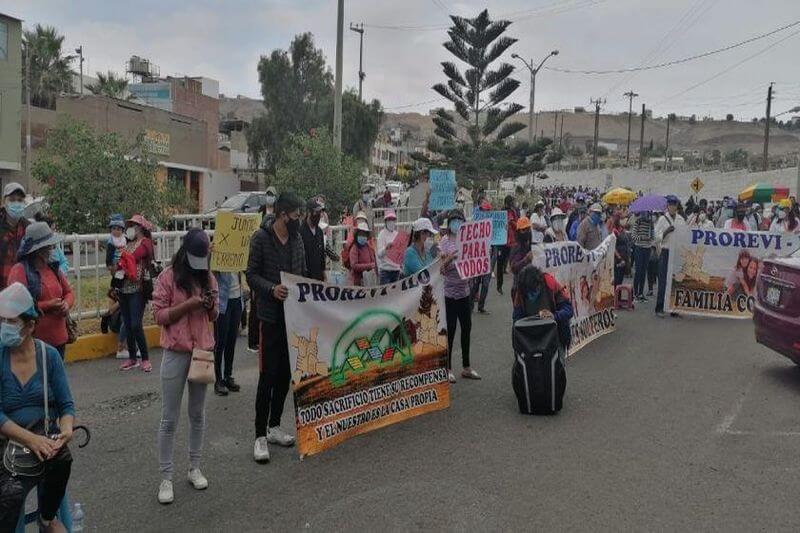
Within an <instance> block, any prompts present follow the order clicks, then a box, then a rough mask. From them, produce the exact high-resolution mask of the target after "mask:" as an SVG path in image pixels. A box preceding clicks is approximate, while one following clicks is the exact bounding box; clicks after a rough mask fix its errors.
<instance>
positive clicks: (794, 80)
mask: <svg viewBox="0 0 800 533" xmlns="http://www.w3.org/2000/svg"><path fill="white" fill-rule="evenodd" d="M484 7H488V8H489V12H490V15H492V17H493V18H500V17H504V18H509V19H511V20H513V21H514V23H513V24H512V25H511V26H510V28H509V30H508V35H510V36H513V37H515V38H517V39H519V42H518V43H517V44H515V45H514V46H513V47H512V48H511V49H510V51H509V52H507V54H506V56H507V57H506V60H508V61H513V60H512V59H511V57H510V55H511V52H516V53H518V54H520V55H522V56H525V57H531V56H532V57H534V58H536V59H537V61H538V60H539V59H541V58H542V57H544V55H546V54H547V53H548V52H549V51H550V50H552V49H558V50H559V51H560V54H559V55H558V56H557V57H554V58H551V59H550V60H549V61H548V63H547V66H552V67H559V68H567V69H584V70H586V69H594V70H602V69H617V68H625V67H637V66H640V65H649V64H654V63H660V62H664V61H669V60H673V59H679V58H683V57H687V56H691V55H695V54H699V53H702V52H706V51H709V50H713V49H717V48H721V47H724V46H727V45H730V44H733V43H736V42H739V41H742V40H745V39H748V38H750V37H753V36H756V35H759V34H762V33H766V32H768V31H771V30H773V29H776V28H778V27H780V26H784V25H787V24H790V23H792V22H795V21H797V20H800V0H761V1H752V0H638V1H637V0H496V1H483V2H478V1H471V0H470V1H455V0H402V1H396V0H391V1H389V0H345V26H348V25H349V23H350V22H351V21H352V22H364V23H365V24H366V26H367V27H366V32H365V36H364V37H365V38H364V47H365V48H364V63H365V67H364V70H365V71H366V74H367V77H366V81H365V84H364V93H365V97H366V98H373V97H374V98H379V99H380V100H381V102H382V103H383V105H384V107H385V108H386V109H387V110H388V111H400V110H402V111H421V112H427V111H428V109H430V108H432V107H435V106H436V105H440V102H438V101H435V99H436V98H437V94H436V93H434V92H433V91H432V90H431V86H432V85H433V84H434V83H437V82H439V81H441V80H442V78H443V75H442V73H441V66H440V62H441V61H445V60H449V59H450V58H449V57H448V56H449V54H448V52H447V51H446V50H445V49H444V48H443V47H442V46H441V44H442V43H443V42H444V41H446V40H447V35H446V33H445V31H446V26H447V25H448V22H449V19H448V18H447V14H448V13H454V14H458V15H462V16H474V15H475V14H477V13H478V12H479V11H480V10H481V9H483V8H484ZM0 10H2V11H5V12H7V13H9V14H11V15H14V16H17V17H19V18H22V19H24V24H25V25H26V26H28V27H30V26H33V25H34V24H36V23H41V24H49V25H53V26H56V27H57V28H58V29H59V30H60V31H61V32H62V33H63V34H65V35H66V44H67V47H68V49H69V50H71V49H73V48H75V47H76V46H78V45H83V47H84V54H85V57H86V66H87V68H88V71H89V72H90V73H92V74H93V73H94V72H95V71H97V70H102V71H105V70H108V69H111V70H115V71H117V72H123V71H124V65H125V61H126V59H127V58H128V57H130V56H131V55H132V54H135V55H139V56H142V57H146V58H149V59H150V60H151V61H152V62H154V63H155V64H157V65H159V66H160V67H161V73H162V75H166V74H172V75H176V74H177V75H184V74H186V75H203V76H208V77H211V78H216V79H218V80H220V90H221V91H222V92H224V93H225V94H227V95H236V94H243V95H247V96H252V97H259V95H260V89H259V86H258V76H257V72H256V65H257V64H258V60H259V57H260V56H261V55H262V54H267V53H269V52H270V51H271V50H273V49H275V48H286V47H287V46H288V44H289V42H290V41H291V39H292V37H293V36H294V35H295V34H297V33H301V32H305V31H310V32H312V33H313V34H314V35H315V37H316V41H317V46H318V47H321V48H322V49H323V50H324V52H325V54H326V56H327V58H328V60H329V63H330V64H331V67H332V66H333V61H334V58H335V43H336V31H335V30H336V27H335V26H336V0H227V1H226V0H191V1H189V0H184V1H178V0H137V1H135V2H122V1H117V0H114V1H109V0H72V1H69V2H64V1H63V0H4V1H3V6H2V7H1V8H0ZM392 28H396V29H392ZM397 28H399V29H397ZM799 31H800V25H798V26H795V27H793V28H790V29H788V30H785V31H782V32H780V33H777V34H775V35H773V36H771V37H768V38H765V39H761V40H758V41H756V42H753V43H750V44H747V45H744V46H741V47H739V48H736V49H734V50H731V51H728V52H724V53H720V54H717V55H714V56H711V57H707V58H704V59H700V60H697V61H693V62H689V63H686V64H682V65H678V66H673V67H670V68H665V69H661V70H654V71H648V72H640V73H637V74H635V75H630V74H614V75H602V76H599V75H592V76H587V75H577V74H567V73H559V72H554V71H550V70H543V71H541V72H540V73H539V75H538V76H537V91H536V109H537V111H538V110H551V109H563V108H572V107H574V106H588V104H589V98H590V97H605V98H607V100H608V103H607V105H606V109H608V110H611V111H621V110H624V109H627V99H626V98H624V97H623V96H622V93H624V92H626V91H627V90H629V89H633V90H634V91H635V92H637V93H639V95H640V97H639V98H638V99H637V100H635V101H634V106H635V107H636V106H638V107H641V104H642V103H646V104H647V106H648V108H653V109H654V112H655V114H656V115H663V114H666V113H669V112H676V113H678V114H685V115H690V114H692V113H695V114H697V115H698V116H704V115H706V114H711V115H714V116H717V117H720V116H724V115H725V114H726V113H733V114H734V115H735V116H736V118H737V119H745V120H749V119H750V118H752V117H755V116H763V115H764V102H765V98H766V90H767V85H768V83H769V82H772V81H774V82H775V83H776V86H775V91H776V94H777V96H776V100H775V102H774V104H773V114H776V113H780V112H782V111H785V110H788V109H790V108H792V107H794V106H796V105H800V68H799V67H798V63H799V62H798V51H800V35H793V33H795V32H799ZM781 40H783V42H779V41H781ZM344 42H345V45H344V82H345V85H346V86H353V87H355V86H357V83H358V77H357V72H358V34H356V33H354V32H351V31H349V30H346V33H345V35H344ZM770 47H771V48H770ZM765 49H766V50H765ZM762 51H763V53H762ZM748 58H750V59H748ZM740 63H741V64H740ZM520 66H521V65H520ZM523 68H524V67H523ZM515 76H517V77H518V79H520V80H521V81H522V82H523V84H522V86H521V87H520V89H518V90H517V92H516V93H515V94H514V95H513V98H514V99H515V100H516V101H518V102H520V103H522V104H523V105H525V106H526V107H527V103H528V87H529V85H528V74H527V71H523V70H518V71H517V72H516V73H515ZM715 76H716V77H715ZM712 78H713V79H712ZM707 80H709V81H707ZM706 81H707V82H706ZM703 82H706V83H703ZM695 85H698V86H697V87H695V88H692V87H693V86H695ZM788 116H789V115H784V117H788Z"/></svg>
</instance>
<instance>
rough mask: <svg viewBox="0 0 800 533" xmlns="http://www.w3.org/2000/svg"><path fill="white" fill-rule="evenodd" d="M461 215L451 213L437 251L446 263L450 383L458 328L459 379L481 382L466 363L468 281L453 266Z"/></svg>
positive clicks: (469, 323) (469, 307) (456, 211)
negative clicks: (459, 334) (459, 349)
mask: <svg viewBox="0 0 800 533" xmlns="http://www.w3.org/2000/svg"><path fill="white" fill-rule="evenodd" d="M464 220H465V218H464V212H463V211H461V210H460V209H453V210H452V211H450V212H449V213H448V215H447V226H446V227H447V230H446V232H447V234H446V235H445V236H444V237H442V240H441V242H440V243H439V249H440V250H441V251H442V255H443V257H444V258H445V261H444V262H443V264H442V272H443V273H444V303H445V309H446V311H447V313H446V315H447V371H448V378H449V380H450V383H455V382H456V377H455V375H453V358H452V356H453V341H454V340H455V338H456V328H457V327H458V325H459V324H461V368H462V370H461V377H462V378H464V379H481V376H480V375H479V374H478V373H477V372H475V371H474V370H473V369H472V367H471V366H470V362H469V347H470V337H471V336H472V304H471V303H470V298H469V292H470V288H469V280H463V279H461V276H459V274H458V269H456V266H455V264H453V258H455V256H456V254H457V252H458V248H457V243H456V241H457V239H458V232H459V230H460V229H461V224H463V223H464Z"/></svg>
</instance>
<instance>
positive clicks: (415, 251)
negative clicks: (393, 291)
mask: <svg viewBox="0 0 800 533" xmlns="http://www.w3.org/2000/svg"><path fill="white" fill-rule="evenodd" d="M434 233H435V231H434V229H433V224H431V221H430V220H429V219H427V218H418V219H417V220H415V221H414V225H413V226H412V231H411V235H410V236H409V239H408V241H409V242H408V248H406V254H405V256H404V257H403V277H408V276H411V275H413V274H416V273H417V272H419V271H420V270H422V269H423V268H427V267H428V266H429V265H430V264H431V263H433V261H434V259H435V257H434V255H433V245H434V241H433V234H434Z"/></svg>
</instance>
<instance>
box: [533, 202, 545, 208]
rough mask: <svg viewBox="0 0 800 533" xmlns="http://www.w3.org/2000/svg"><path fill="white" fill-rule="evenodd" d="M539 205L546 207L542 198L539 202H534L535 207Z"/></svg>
mask: <svg viewBox="0 0 800 533" xmlns="http://www.w3.org/2000/svg"><path fill="white" fill-rule="evenodd" d="M539 206H542V207H544V202H543V201H542V200H539V201H538V202H536V203H535V204H533V207H534V208H536V207H539Z"/></svg>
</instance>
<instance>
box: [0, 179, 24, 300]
mask: <svg viewBox="0 0 800 533" xmlns="http://www.w3.org/2000/svg"><path fill="white" fill-rule="evenodd" d="M0 211H1V212H0V289H3V288H5V287H6V285H8V273H9V272H10V271H11V267H12V266H14V264H15V263H16V262H17V250H18V249H19V245H20V243H21V242H22V239H23V238H24V237H25V228H26V227H28V219H27V218H25V216H24V213H25V188H24V187H23V186H22V185H20V184H19V183H16V182H11V183H9V184H8V185H6V186H5V187H4V188H3V207H0Z"/></svg>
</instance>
